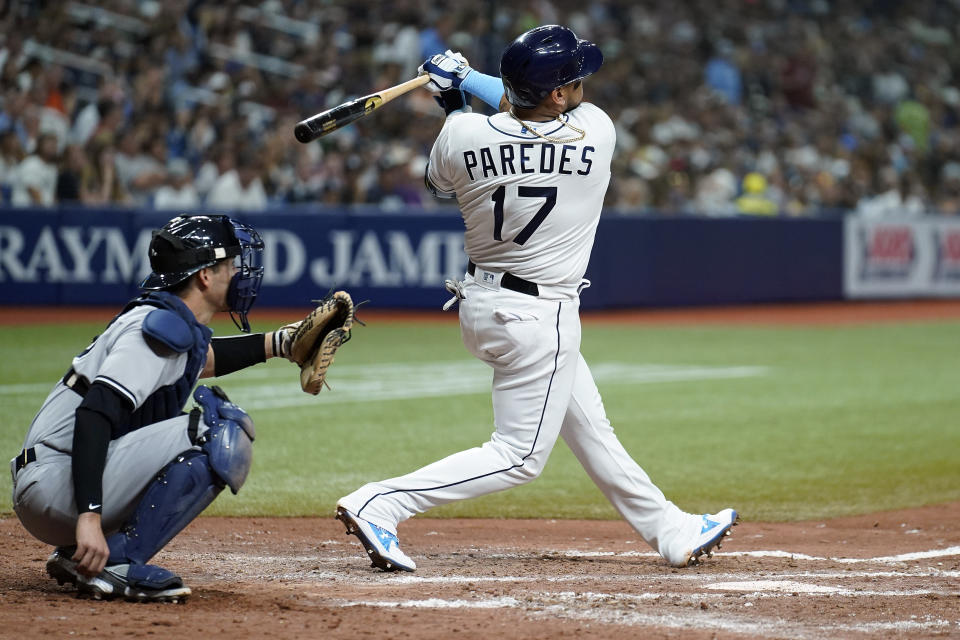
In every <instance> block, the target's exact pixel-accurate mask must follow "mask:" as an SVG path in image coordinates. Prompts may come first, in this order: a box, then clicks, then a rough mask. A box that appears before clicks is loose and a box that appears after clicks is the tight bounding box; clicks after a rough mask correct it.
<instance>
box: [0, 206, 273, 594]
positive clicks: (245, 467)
mask: <svg viewBox="0 0 960 640" xmlns="http://www.w3.org/2000/svg"><path fill="white" fill-rule="evenodd" d="M262 250H263V242H262V240H261V239H260V237H259V235H258V234H257V233H256V231H254V230H253V229H251V228H250V227H247V226H246V225H243V224H242V223H239V222H236V221H234V220H231V219H230V218H228V217H226V216H180V217H178V218H175V219H173V220H171V221H170V222H169V223H168V224H167V225H165V226H164V227H163V228H162V229H159V230H157V231H155V232H154V234H153V238H152V239H151V243H150V264H151V267H152V268H153V270H154V272H153V273H151V275H150V276H148V278H147V279H146V280H144V282H143V283H142V284H141V287H142V288H143V289H145V290H147V291H148V292H147V293H145V294H143V295H142V296H140V297H138V298H136V299H134V300H132V301H131V302H130V303H129V304H128V305H127V306H126V307H125V308H124V309H123V311H121V312H120V314H118V315H117V317H115V318H114V319H113V321H111V323H110V324H109V325H108V326H107V328H106V329H105V330H104V332H103V333H102V334H101V335H100V336H98V337H96V338H95V339H94V340H93V342H92V343H91V344H90V345H89V346H88V347H87V348H86V349H84V350H83V351H82V352H81V353H80V354H79V355H77V356H76V357H75V358H74V359H73V361H72V363H71V367H70V369H69V370H68V371H67V373H66V374H65V375H64V376H63V378H62V380H61V381H60V382H58V383H57V384H56V385H55V386H54V388H53V390H52V391H51V392H50V394H49V395H48V396H47V399H46V401H45V402H44V403H43V406H42V407H41V408H40V411H39V412H38V413H37V415H36V417H35V418H34V419H33V422H32V423H31V425H30V429H29V431H28V432H27V435H26V438H25V439H24V443H23V449H22V450H21V452H20V453H19V454H18V455H17V456H16V457H15V458H14V459H13V460H12V461H11V468H10V470H11V473H12V476H13V506H14V510H15V511H16V513H17V516H18V517H19V518H20V521H21V522H22V523H23V525H24V527H25V528H26V529H27V530H28V531H29V532H30V533H31V534H33V535H34V536H36V537H37V538H38V539H40V540H42V541H44V542H47V543H49V544H52V545H56V546H57V547H58V548H57V549H56V550H55V551H54V553H53V554H52V555H51V556H50V558H49V559H48V561H47V572H48V573H49V574H50V576H51V577H53V578H55V579H56V580H57V581H58V582H60V583H61V584H62V583H63V582H73V583H75V584H76V585H77V588H78V589H79V590H80V591H81V592H86V593H89V594H90V595H93V596H94V597H107V598H110V597H114V596H118V595H120V596H125V597H127V598H128V599H134V600H161V601H169V600H178V599H181V598H183V597H186V596H187V595H189V594H190V589H189V588H188V587H185V586H184V585H183V582H182V580H181V579H180V577H179V576H177V575H175V574H173V573H172V572H170V571H168V570H166V569H163V568H162V567H157V566H154V565H150V564H148V561H149V560H150V558H152V557H153V555H154V554H156V553H157V551H159V550H160V549H162V548H163V547H164V546H165V545H166V544H167V543H168V542H169V541H170V540H171V539H172V538H173V537H174V536H175V535H176V534H177V533H178V532H180V531H181V530H182V529H183V528H184V527H185V526H186V525H187V524H189V523H190V521H192V520H193V519H194V518H195V517H196V516H197V515H199V514H200V512H201V511H203V509H204V508H206V506H207V505H209V504H210V503H211V502H212V501H213V499H214V498H215V497H216V496H217V495H218V494H219V493H220V491H221V490H222V489H223V488H224V487H225V486H229V487H230V489H231V490H232V491H233V492H234V493H236V492H237V491H238V490H239V488H240V486H241V485H242V484H243V482H244V480H245V479H246V476H247V473H248V472H249V469H250V462H251V457H252V447H251V443H252V441H253V438H254V435H255V434H254V430H253V422H252V421H251V420H250V418H249V416H247V415H246V414H245V413H244V412H243V410H241V409H240V408H239V407H237V406H236V405H234V404H232V403H231V402H229V400H228V399H227V398H226V395H225V394H223V392H222V391H221V390H219V389H218V388H217V387H213V388H212V389H210V388H207V387H204V386H200V387H197V389H196V390H195V391H193V393H192V395H193V398H194V400H195V401H196V402H197V403H198V405H199V406H198V407H197V408H195V409H193V410H192V411H191V412H190V413H189V414H185V413H183V409H184V407H185V406H186V404H187V402H188V401H189V399H190V396H191V391H192V390H193V388H194V385H196V382H197V380H198V378H199V377H200V375H201V373H203V372H204V371H205V366H204V365H205V364H206V362H207V359H208V352H210V351H211V350H212V352H213V354H214V362H212V363H211V367H209V368H207V369H206V370H207V371H208V372H209V371H211V370H213V369H214V366H213V365H216V367H215V373H217V374H218V375H223V374H226V373H229V372H231V371H236V370H238V369H240V368H243V367H246V366H250V365H251V364H255V363H257V362H263V361H264V360H265V358H266V344H265V342H266V340H267V336H266V335H265V334H254V335H249V336H241V337H229V338H224V339H222V342H219V344H220V345H221V346H220V347H219V348H218V346H217V344H218V343H211V337H212V331H211V330H210V329H209V328H207V327H206V326H205V325H203V324H202V323H201V322H200V321H199V320H198V316H199V317H202V318H204V319H207V318H209V317H211V316H212V315H213V313H215V312H216V311H218V310H223V309H225V308H226V309H229V310H230V311H231V312H233V313H235V314H237V316H238V319H237V324H238V326H239V327H240V328H241V329H242V330H244V331H246V332H249V328H250V327H249V323H248V322H247V316H246V314H247V311H248V310H249V308H250V306H251V305H252V303H253V301H254V300H255V299H256V296H257V290H258V288H259V285H260V280H261V278H262V274H263V270H262V267H260V266H259V258H260V253H261V252H262ZM194 274H198V275H197V278H196V279H194V280H191V279H190V278H191V277H192V276H193V275H194ZM171 291H177V292H178V293H172V292H171ZM274 337H276V336H274ZM201 408H202V411H201ZM201 418H202V421H201Z"/></svg>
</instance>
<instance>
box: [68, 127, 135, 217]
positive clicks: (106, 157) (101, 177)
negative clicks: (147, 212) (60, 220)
mask: <svg viewBox="0 0 960 640" xmlns="http://www.w3.org/2000/svg"><path fill="white" fill-rule="evenodd" d="M80 201H81V202H82V203H83V204H85V205H89V206H98V205H108V204H129V203H130V196H129V195H128V194H127V192H126V191H125V190H124V188H123V185H122V184H121V183H120V178H118V177H117V169H116V150H115V149H114V147H113V146H112V145H111V144H109V143H108V142H104V141H97V142H94V143H93V145H92V146H91V151H90V161H89V162H88V163H87V164H86V166H85V167H84V169H83V173H82V174H81V178H80Z"/></svg>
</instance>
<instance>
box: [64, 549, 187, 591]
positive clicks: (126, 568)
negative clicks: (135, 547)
mask: <svg viewBox="0 0 960 640" xmlns="http://www.w3.org/2000/svg"><path fill="white" fill-rule="evenodd" d="M72 555H73V549H71V548H67V547H59V548H58V549H57V550H56V551H54V552H53V553H52V554H51V555H50V557H49V558H48V559H47V573H48V574H49V575H50V577H51V578H53V579H54V580H56V581H57V584H60V585H62V584H64V583H71V584H74V585H76V587H77V592H78V593H79V594H80V595H86V596H90V597H91V598H93V599H94V600H112V599H113V598H117V597H122V598H125V599H127V600H129V601H131V602H183V601H185V600H186V599H187V597H188V596H189V595H190V594H191V591H190V587H187V586H184V584H183V580H181V579H180V576H178V575H175V574H174V573H172V572H171V571H168V570H166V569H164V568H162V567H157V566H155V565H150V564H146V565H130V564H116V565H111V566H108V567H106V568H105V569H104V570H103V571H101V572H100V574H99V575H97V576H95V577H92V578H90V577H88V576H85V575H83V574H82V573H80V572H79V571H77V563H76V562H74V561H73V560H71V559H70V556H72Z"/></svg>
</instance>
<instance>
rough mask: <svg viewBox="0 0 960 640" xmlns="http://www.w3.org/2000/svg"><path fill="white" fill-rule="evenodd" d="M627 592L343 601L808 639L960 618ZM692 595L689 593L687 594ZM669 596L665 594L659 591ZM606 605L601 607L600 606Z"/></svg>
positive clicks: (918, 627) (944, 625) (943, 624)
mask: <svg viewBox="0 0 960 640" xmlns="http://www.w3.org/2000/svg"><path fill="white" fill-rule="evenodd" d="M624 595H625V594H608V593H591V592H586V593H584V592H558V593H539V592H537V593H530V594H527V595H526V596H524V597H523V598H522V599H521V598H514V597H509V596H508V597H503V596H501V597H496V598H474V599H464V598H458V599H451V600H445V599H443V598H428V599H419V600H418V599H408V600H353V601H345V602H343V603H342V605H343V606H351V607H353V606H368V607H378V608H396V607H400V608H434V609H441V608H442V609H457V608H462V609H492V608H494V609H495V608H502V609H516V608H517V607H523V610H524V611H525V612H526V613H527V615H530V616H531V617H551V618H558V617H559V618H566V619H575V620H589V621H595V622H600V623H604V624H615V625H619V626H646V627H666V628H671V629H692V628H695V629H713V630H719V631H731V632H738V633H754V634H757V635H775V636H776V637H778V638H790V639H796V640H807V639H814V638H823V637H825V636H824V633H823V632H824V631H828V632H860V633H869V632H879V631H925V630H931V629H935V630H944V629H951V628H953V627H954V626H957V627H960V622H958V621H951V620H944V619H941V618H932V619H928V620H895V621H880V622H862V623H845V624H838V623H827V624H824V623H822V622H817V623H816V624H815V625H804V624H802V623H797V622H795V621H785V620H781V619H779V618H770V617H765V616H761V617H756V616H747V615H743V614H736V613H734V614H730V613H716V612H711V611H709V609H708V610H706V611H703V610H698V609H691V610H689V611H687V612H685V613H683V614H673V613H659V612H650V611H648V610H647V611H642V612H641V611H636V610H632V609H626V610H625V609H615V608H613V607H611V606H610V605H611V604H617V603H618V602H621V601H627V600H633V601H639V600H650V599H653V598H644V597H632V598H631V597H629V596H627V597H624ZM687 595H689V594H687ZM661 597H665V596H661ZM688 600H689V601H692V602H702V601H703V600H704V598H703V596H702V595H701V596H690V597H689V598H688ZM596 605H603V606H596Z"/></svg>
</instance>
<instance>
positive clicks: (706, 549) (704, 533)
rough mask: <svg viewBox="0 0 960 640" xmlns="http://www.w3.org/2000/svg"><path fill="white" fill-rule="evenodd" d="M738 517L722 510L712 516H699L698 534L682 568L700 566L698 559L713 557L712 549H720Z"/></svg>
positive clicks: (732, 512) (731, 512)
mask: <svg viewBox="0 0 960 640" xmlns="http://www.w3.org/2000/svg"><path fill="white" fill-rule="evenodd" d="M739 519H740V516H739V515H738V514H737V512H736V511H734V510H733V509H724V510H723V511H720V512H719V513H714V514H713V515H710V514H704V515H702V516H700V521H701V522H700V532H699V534H698V535H697V536H696V538H695V539H694V541H693V545H692V549H691V551H690V554H689V556H688V557H687V560H686V562H684V563H683V565H682V566H687V567H692V566H694V565H696V564H700V558H701V557H702V556H704V555H706V556H707V557H708V558H709V557H712V556H713V549H714V547H716V548H717V549H719V548H720V543H721V542H723V539H724V538H725V537H727V536H729V535H730V529H732V528H733V527H735V526H736V525H737V520H739Z"/></svg>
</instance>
